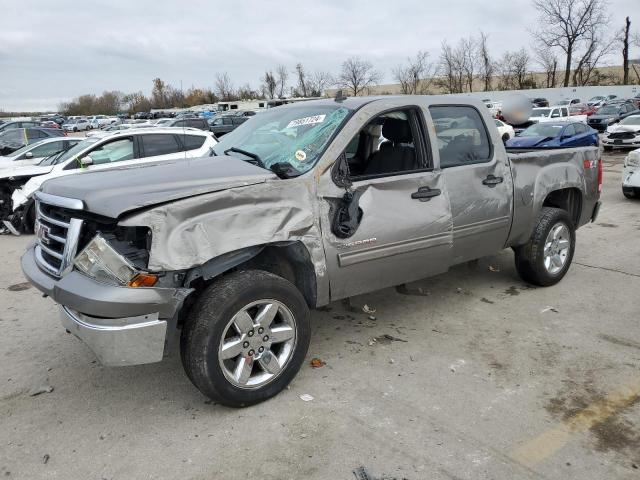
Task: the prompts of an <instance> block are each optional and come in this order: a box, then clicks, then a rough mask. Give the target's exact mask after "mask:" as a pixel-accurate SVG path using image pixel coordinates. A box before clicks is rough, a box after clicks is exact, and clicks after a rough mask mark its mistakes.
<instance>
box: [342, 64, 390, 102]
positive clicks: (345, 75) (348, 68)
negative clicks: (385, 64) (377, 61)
mask: <svg viewBox="0 0 640 480" xmlns="http://www.w3.org/2000/svg"><path fill="white" fill-rule="evenodd" d="M380 78H381V75H380V73H379V72H377V71H376V70H374V68H373V65H372V64H371V62H368V61H366V60H362V59H361V58H359V57H351V58H348V59H347V60H345V61H344V62H343V63H342V70H341V71H340V75H339V76H338V79H337V80H338V84H339V85H340V86H342V87H344V88H348V89H349V90H351V93H352V94H353V96H354V97H357V96H358V95H359V94H361V93H363V92H365V91H367V90H368V89H369V88H370V87H371V86H372V85H374V84H376V83H377V82H378V81H380Z"/></svg>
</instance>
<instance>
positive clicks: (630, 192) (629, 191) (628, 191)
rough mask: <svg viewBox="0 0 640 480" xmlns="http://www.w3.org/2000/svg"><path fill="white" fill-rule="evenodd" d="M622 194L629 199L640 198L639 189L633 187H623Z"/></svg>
mask: <svg viewBox="0 0 640 480" xmlns="http://www.w3.org/2000/svg"><path fill="white" fill-rule="evenodd" d="M622 194H623V195H624V196H625V197H627V198H636V197H637V196H638V192H637V189H636V188H633V187H622Z"/></svg>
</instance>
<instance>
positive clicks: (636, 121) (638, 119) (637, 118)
mask: <svg viewBox="0 0 640 480" xmlns="http://www.w3.org/2000/svg"><path fill="white" fill-rule="evenodd" d="M620 125H640V115H633V116H632V117H627V118H625V119H624V120H622V121H621V122H620Z"/></svg>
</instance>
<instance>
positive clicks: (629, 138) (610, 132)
mask: <svg viewBox="0 0 640 480" xmlns="http://www.w3.org/2000/svg"><path fill="white" fill-rule="evenodd" d="M602 145H603V146H604V149H605V150H611V149H612V148H614V147H627V148H629V147H633V148H638V147H640V115H629V116H628V117H626V118H623V119H622V120H620V122H618V123H615V124H613V125H609V126H608V127H607V131H606V133H605V135H604V137H603V138H602Z"/></svg>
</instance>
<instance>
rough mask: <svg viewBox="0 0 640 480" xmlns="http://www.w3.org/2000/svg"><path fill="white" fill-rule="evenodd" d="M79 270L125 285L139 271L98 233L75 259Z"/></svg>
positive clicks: (100, 279)
mask: <svg viewBox="0 0 640 480" xmlns="http://www.w3.org/2000/svg"><path fill="white" fill-rule="evenodd" d="M73 263H74V265H75V266H76V268H77V269H78V270H80V271H81V272H83V273H85V274H86V275H88V276H90V277H93V278H95V279H96V280H99V281H104V282H107V283H113V281H114V280H115V281H116V282H118V283H120V284H122V285H125V284H127V283H129V282H130V281H131V280H132V279H133V277H135V276H136V274H137V271H136V269H135V267H134V266H133V265H131V264H130V263H129V262H128V261H127V260H126V259H125V258H124V257H123V256H122V255H120V254H119V253H118V252H116V251H115V250H114V249H113V247H112V246H111V245H109V244H108V243H107V241H106V240H105V239H104V238H102V237H101V236H100V235H96V236H95V237H93V239H92V240H91V241H90V242H89V244H88V245H87V246H86V247H84V250H82V251H81V252H80V253H79V254H78V256H77V257H76V258H75V260H74V261H73Z"/></svg>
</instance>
